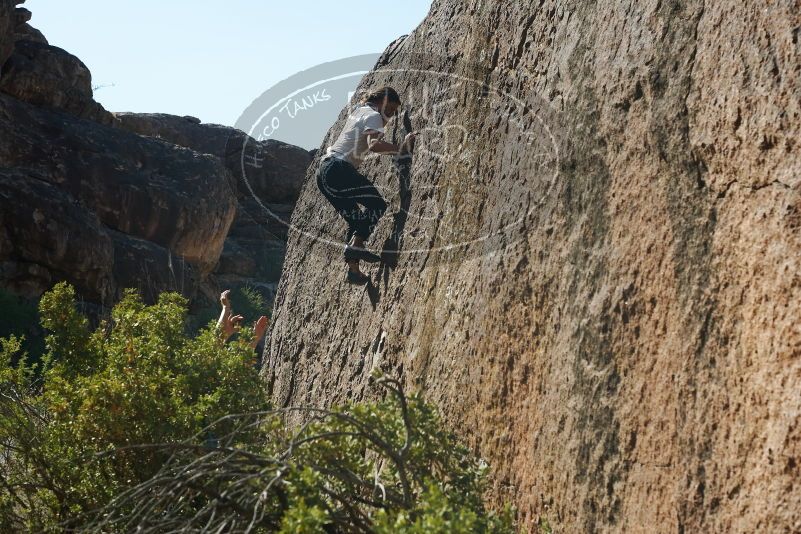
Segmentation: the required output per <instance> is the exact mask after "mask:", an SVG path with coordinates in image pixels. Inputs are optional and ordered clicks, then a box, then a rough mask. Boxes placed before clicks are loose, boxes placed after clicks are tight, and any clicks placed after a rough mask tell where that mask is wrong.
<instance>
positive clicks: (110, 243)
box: [0, 0, 311, 308]
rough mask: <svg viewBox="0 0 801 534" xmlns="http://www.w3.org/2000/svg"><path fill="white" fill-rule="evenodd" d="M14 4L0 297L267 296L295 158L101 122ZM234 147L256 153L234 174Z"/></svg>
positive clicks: (188, 122) (0, 35)
mask: <svg viewBox="0 0 801 534" xmlns="http://www.w3.org/2000/svg"><path fill="white" fill-rule="evenodd" d="M17 3H19V2H18V1H17V2H14V1H9V0H0V66H2V70H0V131H2V132H3V135H2V136H0V220H1V221H2V232H0V288H2V289H5V290H9V291H11V292H13V293H16V294H19V295H22V296H25V297H29V298H37V297H38V296H39V295H41V293H42V292H43V291H45V290H47V289H48V288H50V287H51V286H52V285H53V284H54V283H55V282H57V281H59V280H67V281H69V282H71V283H72V284H74V285H75V286H76V288H77V289H78V290H79V292H80V294H81V297H82V298H83V299H86V300H87V301H89V302H92V303H94V304H96V305H99V306H101V307H102V306H109V305H111V304H112V303H113V302H114V301H115V300H116V299H118V298H119V297H120V294H121V291H122V289H123V288H126V287H134V288H137V289H139V290H140V292H141V293H142V294H143V295H144V296H145V298H146V299H148V300H153V299H155V298H156V297H157V295H158V294H159V293H161V292H162V291H165V290H178V291H181V292H182V293H183V294H184V295H186V296H187V297H189V298H190V299H191V301H192V304H193V306H194V307H195V308H197V307H202V306H205V305H214V304H215V302H216V294H217V293H218V292H219V291H220V290H221V289H224V288H228V287H231V286H241V285H250V286H253V287H255V288H256V289H259V290H260V291H261V293H262V294H263V295H264V296H265V297H267V299H268V300H271V299H272V296H273V294H274V290H275V285H276V283H277V281H278V277H279V273H280V269H281V262H282V261H283V256H284V250H285V242H286V224H287V223H286V221H288V219H289V214H290V213H291V211H292V207H293V205H294V202H295V200H296V199H297V196H298V194H299V191H300V185H301V183H302V178H303V175H304V173H305V169H306V166H307V165H308V163H309V162H310V161H311V156H310V155H309V153H308V152H307V151H306V150H304V149H302V148H298V147H293V146H291V145H286V144H284V143H257V142H256V141H255V140H253V139H251V138H249V137H247V136H246V135H245V134H244V133H242V132H240V131H238V130H235V129H233V128H229V127H225V126H218V125H209V124H201V122H200V120H198V119H194V118H192V117H174V116H170V115H162V114H129V113H121V114H119V118H117V117H115V116H114V115H113V114H111V113H109V112H108V111H106V110H105V109H103V107H102V106H101V105H100V104H98V103H97V102H96V101H95V100H94V98H93V95H92V81H91V74H90V72H89V70H88V69H87V68H86V66H85V65H84V64H83V63H82V62H81V61H80V60H79V59H78V58H76V57H75V56H73V55H71V54H69V53H68V52H66V51H64V50H62V49H60V48H57V47H54V46H50V45H49V44H48V43H47V40H46V39H45V38H44V36H43V35H42V34H41V32H39V31H38V30H36V29H35V28H33V27H32V26H30V25H29V24H28V21H29V20H30V18H31V14H30V12H29V11H27V10H25V9H23V8H16V9H15V5H16V4H17ZM243 150H251V151H254V150H255V151H258V152H259V156H260V157H259V165H258V166H254V167H253V168H252V169H250V168H248V171H247V172H244V173H243V171H242V168H243V167H242V153H243ZM251 174H252V175H251ZM243 177H248V179H247V180H245V179H244V178H243Z"/></svg>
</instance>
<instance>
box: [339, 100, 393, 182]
mask: <svg viewBox="0 0 801 534" xmlns="http://www.w3.org/2000/svg"><path fill="white" fill-rule="evenodd" d="M376 132H377V133H379V134H382V135H383V134H384V121H383V119H382V118H381V113H379V112H378V111H376V110H375V109H373V108H371V107H370V106H368V105H366V104H365V105H363V106H359V107H357V108H356V109H354V110H353V111H352V112H351V114H350V115H348V120H347V121H345V126H344V127H343V128H342V132H340V134H339V137H337V140H336V141H335V142H334V144H333V145H331V146H329V147H328V150H326V155H332V156H334V157H336V158H339V159H344V160H345V161H348V162H350V163H351V164H352V165H353V166H354V167H356V168H357V169H358V168H359V164H361V162H362V160H363V159H364V157H365V156H366V155H367V151H368V150H367V134H369V133H376Z"/></svg>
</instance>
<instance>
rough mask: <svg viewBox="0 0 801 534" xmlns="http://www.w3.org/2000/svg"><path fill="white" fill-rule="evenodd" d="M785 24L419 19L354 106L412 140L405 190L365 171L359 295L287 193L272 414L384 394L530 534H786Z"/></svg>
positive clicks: (464, 8) (559, 6)
mask: <svg viewBox="0 0 801 534" xmlns="http://www.w3.org/2000/svg"><path fill="white" fill-rule="evenodd" d="M799 28H801V10H799V9H798V3H797V2H796V1H792V0H779V1H775V2H759V1H753V0H749V1H741V2H718V3H715V2H704V1H703V0H684V1H681V2H678V1H662V0H641V1H638V2H631V1H630V0H610V1H607V2H565V1H563V0H542V1H539V2H503V3H500V2H487V1H484V0H468V1H465V0H437V1H435V2H434V3H433V5H432V8H431V12H430V13H429V15H428V17H427V18H426V19H425V20H424V21H423V22H422V23H421V24H420V25H419V26H418V27H417V28H416V29H415V30H414V32H413V33H411V34H410V35H409V36H408V37H407V38H406V39H404V40H401V41H399V42H396V43H393V46H392V47H391V48H390V49H388V50H387V52H386V53H385V54H384V55H383V56H382V58H381V59H380V60H379V61H378V63H377V65H376V68H375V69H374V70H373V71H372V72H371V73H369V74H367V75H366V76H365V77H364V79H363V82H362V84H361V86H360V87H359V90H360V91H365V90H367V89H371V88H375V87H380V86H381V85H384V84H387V85H391V86H392V87H394V88H395V89H397V90H398V91H399V92H400V94H401V96H402V98H403V101H404V107H405V108H406V109H408V110H410V111H411V118H412V122H413V124H414V127H415V128H416V129H419V130H421V134H420V136H419V137H418V141H417V150H416V155H415V157H414V158H413V160H412V162H411V165H410V167H409V168H408V173H407V171H406V170H405V169H406V168H405V167H403V166H402V167H400V168H399V169H395V168H394V167H392V166H391V164H390V162H389V161H388V158H370V159H369V160H368V161H366V162H365V164H364V166H363V168H362V169H361V170H362V171H363V172H364V173H365V174H367V175H368V176H370V177H371V178H372V179H374V180H375V181H376V183H377V185H378V186H379V187H380V189H381V190H382V191H384V192H385V195H386V197H387V199H388V201H389V203H390V208H389V211H388V213H387V215H386V216H385V217H384V219H383V220H382V221H381V224H380V225H379V227H378V229H377V232H376V234H375V235H374V236H373V238H372V239H371V240H370V242H369V244H370V246H371V247H374V248H375V249H377V250H379V251H382V252H383V254H382V255H383V256H384V261H383V262H382V263H380V264H377V265H375V266H371V267H369V271H368V272H369V273H370V274H371V275H372V277H373V285H372V286H369V287H367V288H366V290H365V289H362V288H354V287H352V286H348V285H347V284H346V283H345V282H344V280H343V278H344V265H343V264H342V263H341V248H340V247H341V239H342V235H343V234H344V226H343V224H342V222H341V221H340V220H339V218H338V217H337V215H336V213H335V212H334V210H333V208H331V206H330V205H329V204H328V203H327V202H326V200H325V199H324V198H323V197H322V195H321V194H320V192H319V191H318V190H317V187H316V185H315V182H314V173H315V172H316V170H317V168H318V163H319V161H318V160H316V161H315V162H314V163H313V164H312V165H311V167H310V169H309V172H308V174H307V179H306V184H305V186H304V189H303V191H302V193H301V197H300V199H299V201H298V204H297V205H296V207H295V211H294V213H293V217H292V222H293V225H292V227H293V231H292V232H291V234H290V240H289V245H288V251H287V257H286V261H285V264H284V271H283V274H282V277H281V282H280V284H279V289H278V295H277V297H276V304H275V310H276V311H275V314H274V316H273V321H272V327H271V332H270V342H269V343H268V346H267V348H266V351H265V358H264V360H265V365H264V369H265V373H266V377H265V378H266V379H267V384H268V386H269V387H270V388H271V389H270V390H271V394H272V396H273V399H274V401H275V403H276V405H278V406H284V405H303V404H331V403H336V402H341V401H346V400H352V399H359V398H363V397H370V396H374V395H376V394H377V393H376V391H375V390H373V389H371V386H370V371H371V369H373V368H380V369H383V370H384V371H385V372H387V373H390V374H393V375H397V376H399V377H400V378H401V379H402V380H403V382H404V383H405V385H406V387H407V388H408V389H409V390H416V391H418V392H420V393H422V394H424V396H425V397H426V398H428V399H429V400H431V401H433V402H435V403H436V404H437V405H438V406H439V407H440V408H441V410H442V412H443V413H444V415H445V421H446V426H447V427H448V428H450V429H453V430H455V431H457V432H459V433H460V434H461V435H462V436H463V437H464V439H466V440H467V441H468V442H469V444H470V445H471V447H473V448H474V450H475V451H476V452H478V453H479V454H480V455H481V456H483V457H484V458H486V459H487V460H488V461H489V463H490V464H491V465H492V467H493V479H494V491H493V496H494V497H493V500H495V501H496V502H497V501H500V500H501V499H503V498H510V499H512V500H513V501H514V502H515V503H516V504H517V505H518V506H519V510H520V519H521V522H522V524H523V525H522V526H523V528H524V529H526V530H532V531H533V530H536V529H537V527H536V519H537V517H538V515H540V514H541V515H543V516H546V517H547V518H548V519H549V521H550V523H551V525H552V526H554V527H555V528H554V530H558V531H559V532H610V533H611V532H797V531H799V528H801V461H799V457H800V456H799V455H800V453H801V395H799V383H800V382H799V378H801V327H800V326H799V325H801V274H800V273H801V143H799V139H801V81H800V80H801V79H800V78H799V72H801V34H800V33H799ZM346 113H347V109H345V110H343V113H342V114H341V115H340V119H339V121H338V122H337V123H336V124H335V125H334V126H333V127H332V129H331V131H330V132H329V135H328V137H327V139H326V140H325V142H324V145H325V144H327V143H330V142H332V141H333V139H334V136H335V135H336V134H337V133H338V132H339V130H340V129H341V127H342V125H343V123H344V120H345V116H346ZM399 122H400V121H393V122H392V123H390V124H388V127H387V135H388V137H389V138H390V139H395V140H398V139H400V138H401V135H402V133H403V131H402V128H400V126H399ZM324 145H323V146H324ZM399 178H400V181H399ZM405 178H408V182H406V181H405V180H404V179H405ZM407 185H408V188H407Z"/></svg>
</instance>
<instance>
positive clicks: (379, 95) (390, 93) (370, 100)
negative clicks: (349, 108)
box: [362, 86, 401, 105]
mask: <svg viewBox="0 0 801 534" xmlns="http://www.w3.org/2000/svg"><path fill="white" fill-rule="evenodd" d="M385 96H386V97H387V102H393V103H395V104H398V105H400V103H401V100H400V96H398V92H397V91H395V89H393V88H392V87H388V86H386V87H381V88H379V89H375V90H373V91H370V92H369V93H367V94H366V95H364V97H363V98H362V104H380V103H381V102H383V101H384V97H385Z"/></svg>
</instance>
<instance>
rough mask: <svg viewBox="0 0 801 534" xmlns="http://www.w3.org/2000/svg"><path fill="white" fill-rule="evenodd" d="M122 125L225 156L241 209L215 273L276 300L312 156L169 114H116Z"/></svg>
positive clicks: (221, 282)
mask: <svg viewBox="0 0 801 534" xmlns="http://www.w3.org/2000/svg"><path fill="white" fill-rule="evenodd" d="M115 116H116V118H117V120H118V125H119V126H120V127H121V128H123V129H125V130H128V131H131V132H136V133H138V134H141V135H145V136H149V137H154V138H157V139H161V140H163V141H167V142H170V143H174V144H176V145H178V146H183V147H187V148H190V149H192V150H194V151H196V152H199V153H202V154H212V155H214V156H217V157H218V158H220V159H221V160H222V161H223V162H224V164H225V167H226V169H227V170H228V172H229V174H230V176H231V177H232V179H233V180H234V181H235V182H236V189H237V203H238V209H237V214H236V218H235V219H234V222H233V224H232V226H231V229H230V232H229V233H228V236H227V239H226V241H225V245H224V247H223V250H222V255H221V256H220V260H219V264H218V265H217V267H216V269H215V270H214V273H213V275H214V276H213V282H214V283H215V284H216V286H217V287H222V288H225V287H228V288H231V287H234V288H236V287H241V286H244V285H247V286H251V287H253V288H255V289H258V290H259V291H260V293H261V294H262V295H263V296H264V297H265V298H266V299H267V300H268V301H270V302H271V301H272V299H273V297H274V295H275V288H276V285H277V282H278V279H279V277H280V274H281V265H282V263H283V259H284V253H285V249H286V239H287V229H288V226H289V217H290V214H291V213H292V208H293V206H294V204H295V201H297V198H298V195H299V194H300V188H301V186H302V184H303V176H304V175H305V172H306V168H307V167H308V166H309V163H311V160H312V155H311V154H309V152H308V151H306V150H304V149H303V148H300V147H297V146H294V145H290V144H287V143H282V142H281V141H275V140H267V141H264V142H259V141H256V140H255V139H253V138H252V137H250V136H248V135H246V134H245V133H244V132H242V131H240V130H237V129H235V128H231V127H228V126H221V125H219V124H204V123H201V121H200V120H198V119H196V118H194V117H178V116H175V115H168V114H164V113H115Z"/></svg>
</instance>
